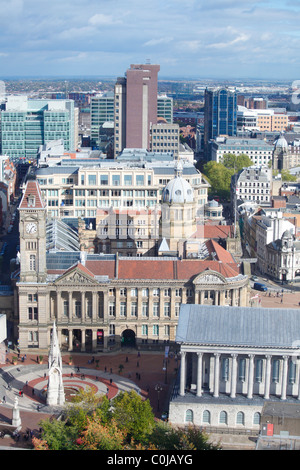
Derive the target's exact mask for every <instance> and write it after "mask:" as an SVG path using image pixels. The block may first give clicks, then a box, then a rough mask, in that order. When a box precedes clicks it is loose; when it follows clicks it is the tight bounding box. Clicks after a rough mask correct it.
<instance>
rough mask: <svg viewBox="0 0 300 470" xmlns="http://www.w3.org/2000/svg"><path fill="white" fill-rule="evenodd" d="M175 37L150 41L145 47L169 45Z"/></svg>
mask: <svg viewBox="0 0 300 470" xmlns="http://www.w3.org/2000/svg"><path fill="white" fill-rule="evenodd" d="M173 39H174V38H173V37H164V38H158V39H150V40H149V41H147V42H145V43H144V44H143V45H144V46H158V45H159V44H169V43H170V42H172V41H173Z"/></svg>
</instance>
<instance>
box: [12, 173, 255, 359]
mask: <svg viewBox="0 0 300 470" xmlns="http://www.w3.org/2000/svg"><path fill="white" fill-rule="evenodd" d="M31 193H32V194H35V206H33V207H28V201H29V199H30V198H29V196H30V195H31ZM39 195H40V193H39V190H38V184H37V182H35V181H34V182H33V181H30V182H28V184H27V187H26V189H25V193H24V196H23V199H22V201H21V204H20V208H19V210H20V239H21V243H20V278H19V282H18V283H17V290H18V304H19V312H18V313H19V321H18V329H19V345H20V348H21V349H22V350H26V349H28V350H32V349H47V348H48V347H49V345H50V331H51V328H52V325H53V322H54V321H55V323H56V325H57V331H58V338H59V344H60V346H61V347H62V348H64V349H67V350H69V351H72V350H77V351H95V352H96V351H99V350H108V349H112V348H115V347H119V346H120V345H121V344H135V345H137V346H139V347H145V348H157V347H159V346H162V347H163V345H164V344H174V341H175V335H176V327H177V322H178V316H179V309H180V305H181V304H182V303H201V304H206V305H231V306H234V305H236V306H246V305H248V277H247V276H244V275H242V274H241V272H240V267H239V265H237V263H235V262H234V260H233V258H232V256H229V258H228V257H227V258H226V260H224V261H222V260H221V259H217V260H212V259H204V260H199V259H196V260H188V259H180V258H177V257H159V258H143V257H142V258H139V257H138V258H133V257H132V258H127V257H124V258H123V257H119V256H118V255H117V254H116V255H103V254H88V253H85V254H84V253H83V252H79V251H77V252H76V251H73V252H65V251H51V250H50V251H49V252H47V253H46V250H45V246H46V241H45V236H46V235H45V224H46V218H45V212H46V209H45V206H44V205H43V202H42V199H41V198H40V197H39ZM28 217H29V218H30V220H31V219H34V220H35V222H34V223H36V224H37V227H36V230H34V231H32V233H31V231H30V233H28V232H27V231H26V227H27V223H28V222H27V220H28ZM220 249H221V247H220ZM221 250H223V249H221ZM214 251H215V250H214ZM223 251H224V253H227V252H226V250H223ZM227 254H228V253H227ZM33 261H34V262H33Z"/></svg>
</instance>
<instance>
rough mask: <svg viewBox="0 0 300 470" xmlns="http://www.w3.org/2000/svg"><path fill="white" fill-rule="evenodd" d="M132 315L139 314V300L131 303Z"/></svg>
mask: <svg viewBox="0 0 300 470" xmlns="http://www.w3.org/2000/svg"><path fill="white" fill-rule="evenodd" d="M131 316H132V317H136V316H137V302H132V303H131Z"/></svg>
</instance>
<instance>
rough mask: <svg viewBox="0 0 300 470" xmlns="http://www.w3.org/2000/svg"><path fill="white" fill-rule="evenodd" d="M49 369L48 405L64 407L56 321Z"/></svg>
mask: <svg viewBox="0 0 300 470" xmlns="http://www.w3.org/2000/svg"><path fill="white" fill-rule="evenodd" d="M48 367H49V378H48V390H47V404H48V405H63V404H64V403H65V392H64V385H63V380H62V360H61V353H60V349H59V344H58V337H57V331H56V325H55V321H54V322H53V329H52V337H51V344H50V351H49V358H48Z"/></svg>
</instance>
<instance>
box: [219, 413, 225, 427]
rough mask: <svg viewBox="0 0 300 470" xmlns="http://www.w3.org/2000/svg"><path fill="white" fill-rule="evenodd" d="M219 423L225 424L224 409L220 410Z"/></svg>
mask: <svg viewBox="0 0 300 470" xmlns="http://www.w3.org/2000/svg"><path fill="white" fill-rule="evenodd" d="M219 423H220V424H227V413H226V411H221V413H220V418H219Z"/></svg>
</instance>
